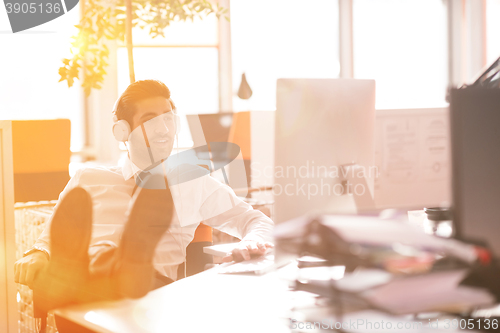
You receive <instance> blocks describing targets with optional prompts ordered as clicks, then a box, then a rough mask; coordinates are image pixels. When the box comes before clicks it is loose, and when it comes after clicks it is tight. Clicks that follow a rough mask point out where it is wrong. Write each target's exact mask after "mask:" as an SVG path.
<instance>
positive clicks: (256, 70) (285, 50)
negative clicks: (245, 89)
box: [231, 0, 340, 111]
mask: <svg viewBox="0 0 500 333" xmlns="http://www.w3.org/2000/svg"><path fill="white" fill-rule="evenodd" d="M338 15H339V14H338V2H337V1H332V0H308V1H303V0H273V1H268V0H252V1H244V0H233V1H231V48H232V73H233V78H232V81H233V91H234V92H235V97H234V98H233V107H234V109H235V111H242V110H275V109H276V80H277V79H278V78H336V77H338V76H339V68H340V67H339V55H338V44H339V43H338V40H339V37H338V35H339V33H338V32H339V29H338V26H339V19H338ZM243 73H245V75H246V78H247V81H248V83H249V85H250V87H251V89H252V91H253V95H252V97H251V98H250V99H249V100H241V99H240V98H238V97H237V96H236V93H237V92H238V89H239V85H240V83H241V76H242V74H243Z"/></svg>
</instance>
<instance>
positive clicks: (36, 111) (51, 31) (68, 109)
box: [0, 8, 84, 151]
mask: <svg viewBox="0 0 500 333" xmlns="http://www.w3.org/2000/svg"><path fill="white" fill-rule="evenodd" d="M3 15H5V21H3V20H2V21H0V30H2V32H1V33H0V45H1V49H2V52H1V54H0V60H1V61H0V73H2V74H1V76H0V118H1V119H51V118H69V119H70V120H71V150H72V151H78V150H81V149H82V147H83V145H84V134H83V126H82V124H83V102H82V98H83V91H82V89H81V87H80V84H81V83H80V82H78V81H76V82H75V85H74V86H73V87H71V88H68V85H67V83H66V81H64V82H58V81H59V79H60V76H59V74H58V70H59V67H61V66H62V62H61V59H62V58H64V57H70V42H71V39H70V38H71V36H73V35H74V34H75V33H76V28H72V27H73V26H74V25H76V24H78V21H79V17H80V16H79V15H80V14H79V10H78V8H75V9H73V10H71V11H69V12H68V13H67V14H65V15H63V16H60V17H58V18H57V19H55V20H53V21H50V22H47V23H46V24H44V25H41V26H38V27H35V28H32V29H29V30H27V31H24V32H19V33H16V34H12V33H5V32H7V31H11V28H10V25H9V22H8V19H7V14H6V13H2V16H3Z"/></svg>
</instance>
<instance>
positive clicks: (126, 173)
mask: <svg viewBox="0 0 500 333" xmlns="http://www.w3.org/2000/svg"><path fill="white" fill-rule="evenodd" d="M141 172H142V170H141V169H140V168H139V167H138V166H137V165H135V164H134V162H132V161H131V160H130V158H129V157H128V156H127V157H126V158H125V161H124V163H123V168H122V175H123V178H124V179H125V180H129V179H130V178H132V177H135V176H137V175H138V174H139V173H141Z"/></svg>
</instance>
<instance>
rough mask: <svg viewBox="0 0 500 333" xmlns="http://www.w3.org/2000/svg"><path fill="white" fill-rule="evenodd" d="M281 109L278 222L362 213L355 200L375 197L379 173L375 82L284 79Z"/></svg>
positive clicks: (279, 95) (276, 190) (276, 184)
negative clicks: (307, 215) (373, 194)
mask: <svg viewBox="0 0 500 333" xmlns="http://www.w3.org/2000/svg"><path fill="white" fill-rule="evenodd" d="M276 106H277V110H276V132H275V136H276V138H275V167H274V188H273V193H274V196H275V206H274V214H275V215H274V217H275V221H276V222H277V223H280V222H284V221H287V220H290V219H292V218H295V217H298V216H301V215H304V214H308V213H349V212H352V213H354V212H356V210H359V209H360V208H362V207H358V209H357V208H356V206H355V200H354V199H355V196H356V195H357V196H358V197H366V196H368V197H369V198H371V193H373V192H372V190H373V189H372V188H370V187H372V186H373V178H374V177H375V174H376V167H375V165H374V146H375V145H374V128H375V81H373V80H354V79H279V80H278V82H277V105H276ZM346 166H347V167H346ZM349 166H351V167H349ZM352 166H357V167H352ZM353 179H354V181H355V183H356V184H353V183H352V180H353ZM348 180H351V183H349V182H348ZM363 184H364V185H363ZM353 185H354V186H353Z"/></svg>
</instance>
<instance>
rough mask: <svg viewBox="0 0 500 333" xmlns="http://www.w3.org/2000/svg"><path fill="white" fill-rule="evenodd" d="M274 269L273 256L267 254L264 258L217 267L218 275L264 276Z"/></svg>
mask: <svg viewBox="0 0 500 333" xmlns="http://www.w3.org/2000/svg"><path fill="white" fill-rule="evenodd" d="M273 269H274V255H273V254H268V255H266V256H264V257H260V258H256V259H250V260H245V261H242V262H230V263H225V264H221V265H220V266H219V273H220V274H239V273H253V274H257V275H262V274H265V273H267V272H269V271H271V270H273Z"/></svg>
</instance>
